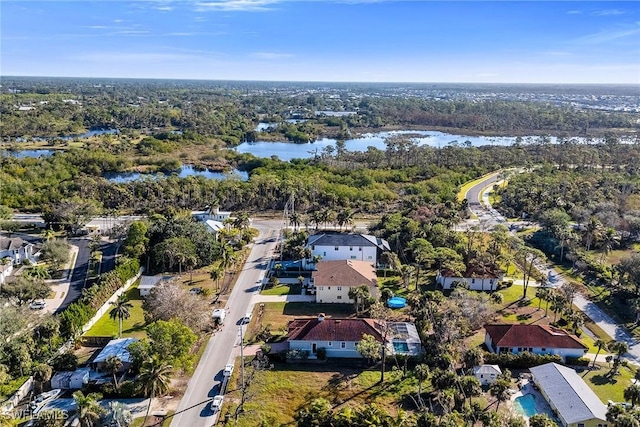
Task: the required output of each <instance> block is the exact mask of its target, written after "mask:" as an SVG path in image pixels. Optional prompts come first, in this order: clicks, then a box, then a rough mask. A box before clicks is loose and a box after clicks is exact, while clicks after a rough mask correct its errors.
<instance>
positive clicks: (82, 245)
mask: <svg viewBox="0 0 640 427" xmlns="http://www.w3.org/2000/svg"><path fill="white" fill-rule="evenodd" d="M69 241H70V242H71V243H72V244H73V245H75V246H77V247H78V254H77V256H76V263H75V267H74V268H73V272H72V273H71V278H70V282H71V283H70V285H69V290H68V292H67V294H66V295H65V297H64V301H62V304H60V306H59V307H58V310H57V312H60V311H62V310H63V309H65V308H66V307H67V306H68V305H69V304H71V303H72V302H74V301H75V300H77V299H78V298H80V295H82V288H83V287H84V279H85V277H87V269H88V268H89V255H90V254H89V240H88V239H84V238H82V239H78V238H75V239H69Z"/></svg>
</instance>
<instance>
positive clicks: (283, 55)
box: [250, 52, 294, 60]
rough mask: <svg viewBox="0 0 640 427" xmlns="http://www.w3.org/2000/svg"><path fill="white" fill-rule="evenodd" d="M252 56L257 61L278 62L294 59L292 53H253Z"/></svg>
mask: <svg viewBox="0 0 640 427" xmlns="http://www.w3.org/2000/svg"><path fill="white" fill-rule="evenodd" d="M250 56H251V57H253V58H257V59H267V60H278V59H286V58H292V57H293V56H294V55H293V54H291V53H278V52H253V53H252V54H251V55H250Z"/></svg>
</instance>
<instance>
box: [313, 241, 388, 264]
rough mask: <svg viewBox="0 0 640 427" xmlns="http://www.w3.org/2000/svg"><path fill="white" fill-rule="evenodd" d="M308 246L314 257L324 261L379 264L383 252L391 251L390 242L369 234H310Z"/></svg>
mask: <svg viewBox="0 0 640 427" xmlns="http://www.w3.org/2000/svg"><path fill="white" fill-rule="evenodd" d="M306 247H307V248H309V249H310V250H311V255H312V256H313V257H316V256H318V257H320V258H321V259H322V260H323V261H337V260H353V261H366V262H369V263H371V264H373V265H377V263H378V259H379V258H380V255H381V254H382V253H383V252H386V251H390V250H391V248H390V247H389V242H387V241H386V240H384V239H381V238H379V237H376V236H372V235H369V234H355V233H322V234H314V235H313V236H309V238H308V239H307V246H306Z"/></svg>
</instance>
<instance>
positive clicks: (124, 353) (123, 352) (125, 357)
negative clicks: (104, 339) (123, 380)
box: [91, 338, 138, 372]
mask: <svg viewBox="0 0 640 427" xmlns="http://www.w3.org/2000/svg"><path fill="white" fill-rule="evenodd" d="M136 341H138V339H137V338H120V339H117V340H111V341H109V343H107V345H106V346H105V347H104V348H103V349H102V351H101V352H100V354H98V356H96V358H95V359H93V362H91V368H92V369H93V370H94V371H100V370H102V368H103V367H104V363H105V362H106V361H107V359H108V358H109V357H110V356H115V357H117V358H118V359H120V361H121V362H122V368H121V369H120V371H119V372H124V371H126V370H128V369H129V368H130V367H131V364H132V363H133V360H132V358H131V355H130V354H129V350H128V347H129V345H131V344H132V343H134V342H136Z"/></svg>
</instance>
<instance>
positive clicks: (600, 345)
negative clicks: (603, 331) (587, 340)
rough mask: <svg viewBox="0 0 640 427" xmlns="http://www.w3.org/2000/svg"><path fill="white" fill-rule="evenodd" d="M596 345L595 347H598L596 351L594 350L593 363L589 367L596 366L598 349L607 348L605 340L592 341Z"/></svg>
mask: <svg viewBox="0 0 640 427" xmlns="http://www.w3.org/2000/svg"><path fill="white" fill-rule="evenodd" d="M594 344H595V345H596V347H598V351H596V355H595V357H594V358H593V364H592V365H591V367H594V366H596V359H597V358H598V355H599V354H600V350H602V349H605V351H606V350H607V342H606V341H603V340H596V342H595V343H594Z"/></svg>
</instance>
